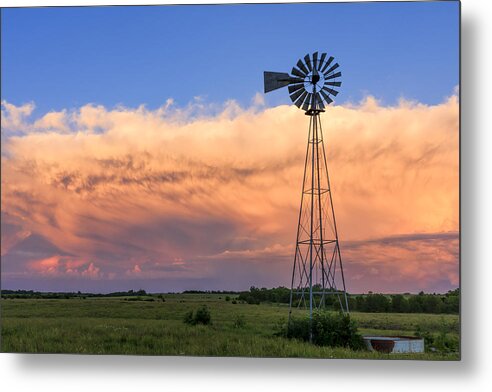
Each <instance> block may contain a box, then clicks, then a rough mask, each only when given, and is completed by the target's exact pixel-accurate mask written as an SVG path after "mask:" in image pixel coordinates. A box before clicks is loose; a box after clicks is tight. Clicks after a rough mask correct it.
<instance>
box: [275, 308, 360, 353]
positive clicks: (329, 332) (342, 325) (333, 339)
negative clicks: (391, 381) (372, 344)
mask: <svg viewBox="0 0 492 392" xmlns="http://www.w3.org/2000/svg"><path fill="white" fill-rule="evenodd" d="M309 324H310V321H309V317H304V318H292V319H291V320H290V324H289V325H284V326H283V327H282V328H281V330H280V332H279V333H278V334H277V335H280V336H284V337H287V338H289V339H299V340H303V341H306V342H308V341H309ZM312 343H313V344H315V345H317V346H329V347H347V348H351V349H353V350H362V349H365V347H366V346H365V344H364V339H363V338H362V335H360V334H359V333H358V331H357V324H356V323H355V321H353V320H351V319H350V316H349V315H348V314H343V313H341V312H340V313H333V312H327V311H317V312H314V313H313V321H312Z"/></svg>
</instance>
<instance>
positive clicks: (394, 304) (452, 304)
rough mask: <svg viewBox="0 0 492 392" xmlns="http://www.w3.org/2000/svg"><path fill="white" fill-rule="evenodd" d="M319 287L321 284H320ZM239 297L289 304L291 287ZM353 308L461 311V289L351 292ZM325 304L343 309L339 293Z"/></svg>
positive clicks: (251, 301)
mask: <svg viewBox="0 0 492 392" xmlns="http://www.w3.org/2000/svg"><path fill="white" fill-rule="evenodd" d="M318 289H319V288H318ZM238 300H239V301H244V302H247V303H248V304H260V303H261V302H276V303H284V304H288V303H289V302H290V289H288V288H286V287H277V288H273V289H267V288H256V287H254V286H253V287H251V288H250V290H249V291H243V292H241V293H240V294H239V296H238ZM348 300H349V308H350V310H353V311H359V312H369V313H377V312H381V313H383V312H385V313H459V304H460V291H459V289H455V290H450V291H448V292H447V293H446V294H425V293H424V292H423V291H422V292H420V293H419V294H409V293H407V294H391V295H388V294H375V293H372V292H369V294H362V295H350V294H349V295H348ZM325 306H326V307H327V308H329V309H335V310H337V309H339V303H338V298H337V296H336V295H327V296H326V297H325Z"/></svg>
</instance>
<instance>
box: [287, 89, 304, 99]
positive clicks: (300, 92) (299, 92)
mask: <svg viewBox="0 0 492 392" xmlns="http://www.w3.org/2000/svg"><path fill="white" fill-rule="evenodd" d="M304 92H306V90H305V89H304V88H301V89H299V90H297V91H296V92H294V93H292V94H291V96H290V99H291V100H292V102H295V101H297V98H299V97H300V96H301V95H302V94H303V93H304Z"/></svg>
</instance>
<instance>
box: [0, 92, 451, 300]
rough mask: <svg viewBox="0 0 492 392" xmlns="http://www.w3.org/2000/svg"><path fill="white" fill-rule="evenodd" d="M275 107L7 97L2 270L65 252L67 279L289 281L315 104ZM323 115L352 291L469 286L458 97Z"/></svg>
mask: <svg viewBox="0 0 492 392" xmlns="http://www.w3.org/2000/svg"><path fill="white" fill-rule="evenodd" d="M263 104H264V102H263V101H262V100H261V96H258V97H255V99H254V100H253V106H252V107H251V108H249V109H242V108H240V107H239V106H238V105H237V104H236V103H235V102H233V101H231V102H228V103H226V104H225V105H224V107H223V108H222V109H221V110H215V111H216V112H217V114H214V115H211V114H207V113H209V109H210V108H208V107H207V105H205V104H204V103H203V102H202V101H201V100H199V99H196V100H195V102H194V103H193V104H190V105H189V106H188V107H186V108H184V109H176V108H174V105H173V103H172V101H168V102H167V103H166V105H164V106H163V107H161V108H159V109H157V110H148V109H146V108H145V107H144V106H141V107H139V108H136V109H130V108H124V107H118V108H115V109H111V110H108V109H107V108H105V107H102V106H93V105H87V106H84V107H82V108H80V109H77V110H72V111H70V110H65V111H61V112H52V113H47V114H46V115H44V116H43V117H42V118H40V119H37V120H30V115H31V113H32V111H33V108H34V106H33V105H32V104H29V105H25V106H22V107H16V106H14V105H11V104H9V103H7V102H3V103H2V140H3V144H2V214H3V215H2V225H3V228H4V230H2V255H4V256H5V257H3V258H2V279H9V276H11V277H19V276H24V277H26V279H28V278H29V279H35V278H36V274H38V273H41V272H40V271H41V270H40V269H36V267H34V266H39V268H41V267H42V266H45V264H43V262H42V260H58V263H61V264H60V265H62V266H63V268H61V267H60V265H58V266H53V268H55V267H56V268H55V270H56V271H57V274H58V275H57V276H59V278H60V279H62V277H63V272H66V273H68V274H72V276H75V275H77V276H80V279H94V278H97V279H98V280H100V279H102V280H104V279H108V280H112V281H113V280H114V281H116V280H118V279H128V278H129V277H132V278H139V279H144V280H145V279H148V280H156V279H157V280H158V279H161V280H162V281H163V282H167V283H166V284H170V283H169V282H174V283H173V284H175V286H173V287H176V288H179V287H184V286H183V285H181V286H180V284H179V282H185V281H186V282H188V283H187V285H191V286H193V285H200V284H202V283H203V282H208V283H203V284H205V285H206V284H209V285H219V286H223V287H216V288H234V287H238V288H244V287H249V285H251V284H255V285H260V284H264V285H273V284H283V285H288V284H289V279H288V276H289V274H290V269H291V262H292V260H291V259H292V254H293V241H294V238H295V230H296V224H297V214H298V208H299V201H300V200H299V198H300V186H301V180H302V170H303V163H304V153H305V144H306V141H307V140H306V139H307V117H306V116H304V115H303V113H302V112H301V111H299V110H298V109H297V108H295V107H292V106H280V107H276V108H271V109H264V108H263ZM215 109H217V108H215ZM322 122H323V131H324V136H325V137H324V139H325V145H326V150H327V156H328V163H329V168H330V174H331V182H332V188H333V197H334V203H335V209H336V214H337V223H338V226H339V233H340V237H341V239H342V241H343V244H346V246H345V248H346V253H345V263H346V269H347V271H349V272H350V274H347V277H348V282H349V290H350V289H351V287H350V283H351V284H352V287H354V289H355V290H373V291H384V290H387V289H391V290H393V291H398V287H399V286H398V284H399V282H400V283H401V287H402V290H403V287H404V290H405V291H411V290H412V289H415V290H416V289H418V288H427V289H433V288H436V287H437V288H439V289H440V288H445V287H447V286H449V287H451V286H456V285H457V282H458V277H457V273H458V253H457V249H458V242H457V230H458V213H459V211H458V210H459V199H458V197H459V195H458V193H459V192H458V171H459V169H458V164H459V163H458V101H457V97H456V96H451V97H450V98H449V99H446V100H445V101H444V102H443V103H442V104H439V105H435V106H427V105H423V104H419V103H414V102H407V101H401V102H400V104H399V105H397V106H394V107H386V106H383V105H381V104H379V103H378V102H377V101H376V100H375V99H374V98H372V97H368V98H367V99H366V100H365V101H364V102H362V103H360V104H357V105H345V106H333V107H329V108H328V109H327V112H326V113H325V114H324V115H323V117H322ZM443 233H445V234H443ZM450 233H451V234H450ZM395 236H396V237H395ZM402 236H409V237H411V238H412V240H411V241H410V240H405V241H403V240H400V241H390V242H388V240H387V238H402ZM429 236H430V238H434V237H435V236H438V238H439V240H436V241H433V240H429ZM433 236H434V237H433ZM405 238H406V237H405ZM34 239H35V240H34ZM28 240H29V241H28ZM26 241H28V242H26ZM36 241H37V242H36ZM385 241H386V242H385ZM4 242H5V244H6V245H5V246H4ZM40 243H41V244H42V245H40ZM390 243H391V244H390ZM23 244H24V245H23ZM26 244H27V245H26ZM354 244H364V245H358V246H355V245H354ZM27 248H29V249H28V251H27V253H26V249H27ZM345 248H342V251H343V250H344V249H345ZM36 249H38V250H36ZM50 252H51V253H50ZM26 254H28V256H26ZM58 256H60V257H62V258H59V259H56V257H58ZM36 260H37V261H36ZM60 260H62V261H63V262H61V261H60ZM70 260H71V261H70ZM75 260H79V263H80V264H78V265H76V266H75V265H72V266H71V267H69V265H68V264H69V263H74V261H75ZM45 262H46V261H45ZM36 263H37V264H36ZM43 271H44V270H43ZM67 271H68V272H67ZM235 271H236V272H235ZM371 271H372V272H373V273H371ZM375 271H377V273H375ZM236 275H237V276H236ZM412 277H414V279H415V281H414V285H413V286H412V283H411V278H412ZM229 278H231V279H232V280H229ZM197 282H198V283H197ZM200 282H202V283H200ZM225 286H228V287H225ZM412 287H413V288H412ZM186 288H192V287H188V286H187V287H186ZM163 290H165V288H163Z"/></svg>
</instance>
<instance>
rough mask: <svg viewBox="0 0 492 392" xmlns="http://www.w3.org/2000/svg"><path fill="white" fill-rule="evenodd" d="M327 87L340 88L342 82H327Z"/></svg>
mask: <svg viewBox="0 0 492 392" xmlns="http://www.w3.org/2000/svg"><path fill="white" fill-rule="evenodd" d="M325 85H328V86H336V87H340V86H341V85H342V82H326V81H325Z"/></svg>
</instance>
